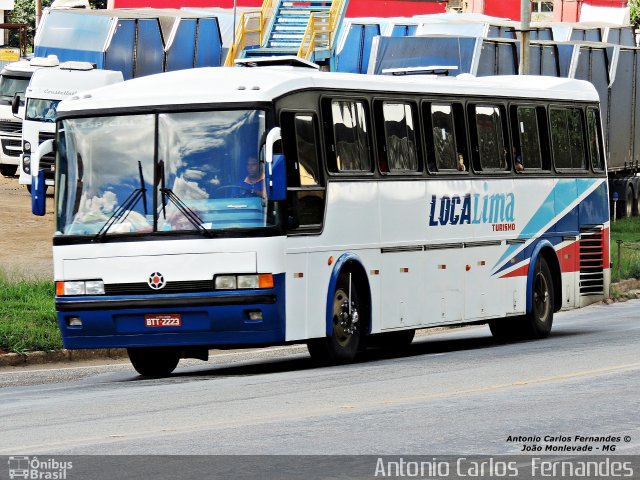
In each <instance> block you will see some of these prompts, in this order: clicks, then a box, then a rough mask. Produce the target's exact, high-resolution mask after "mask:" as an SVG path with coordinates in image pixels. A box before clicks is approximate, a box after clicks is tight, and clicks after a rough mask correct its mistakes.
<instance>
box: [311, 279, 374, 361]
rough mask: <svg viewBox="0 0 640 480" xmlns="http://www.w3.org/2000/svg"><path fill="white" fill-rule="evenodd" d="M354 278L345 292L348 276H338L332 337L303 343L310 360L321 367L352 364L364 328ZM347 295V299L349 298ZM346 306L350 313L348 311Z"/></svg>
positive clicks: (334, 298) (333, 309) (333, 310)
mask: <svg viewBox="0 0 640 480" xmlns="http://www.w3.org/2000/svg"><path fill="white" fill-rule="evenodd" d="M358 288H359V287H358V284H357V282H356V281H355V275H354V276H352V277H351V288H349V273H348V272H346V273H341V274H340V276H339V277H338V281H337V282H336V286H335V290H334V292H333V302H332V312H331V315H332V319H333V328H332V333H331V335H330V336H328V337H324V338H314V339H311V340H309V341H308V342H307V348H308V350H309V354H310V355H311V358H312V359H313V360H314V361H315V362H317V363H320V364H323V365H336V364H342V363H349V362H352V361H353V360H354V359H355V357H356V354H357V353H358V348H359V347H360V342H361V339H362V329H363V326H364V318H363V315H362V313H363V311H362V309H363V305H362V304H361V295H360V292H359V291H358ZM349 292H351V298H349ZM349 304H351V309H350V310H349Z"/></svg>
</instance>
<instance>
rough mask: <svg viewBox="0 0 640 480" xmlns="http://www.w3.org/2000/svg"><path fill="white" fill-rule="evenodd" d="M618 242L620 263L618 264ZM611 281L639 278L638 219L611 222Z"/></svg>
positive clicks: (639, 231) (639, 239)
mask: <svg viewBox="0 0 640 480" xmlns="http://www.w3.org/2000/svg"><path fill="white" fill-rule="evenodd" d="M618 240H620V241H621V242H622V243H620V248H619V250H620V261H619V262H618ZM611 261H612V262H613V268H612V269H611V281H612V282H618V281H620V280H623V279H626V278H640V217H633V218H625V219H621V220H618V221H616V222H611Z"/></svg>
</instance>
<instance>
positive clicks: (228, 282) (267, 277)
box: [214, 273, 274, 290]
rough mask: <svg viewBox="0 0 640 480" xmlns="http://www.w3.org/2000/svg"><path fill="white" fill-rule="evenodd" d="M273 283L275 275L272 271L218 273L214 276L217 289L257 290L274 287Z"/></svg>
mask: <svg viewBox="0 0 640 480" xmlns="http://www.w3.org/2000/svg"><path fill="white" fill-rule="evenodd" d="M273 285H274V283H273V275H272V274H271V273H261V274H257V275H256V274H240V275H216V277H215V278H214V286H215V289H216V290H256V289H261V288H273Z"/></svg>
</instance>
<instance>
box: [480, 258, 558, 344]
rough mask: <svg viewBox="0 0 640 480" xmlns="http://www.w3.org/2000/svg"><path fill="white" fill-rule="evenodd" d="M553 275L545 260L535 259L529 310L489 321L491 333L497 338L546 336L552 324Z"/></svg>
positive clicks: (513, 338)
mask: <svg viewBox="0 0 640 480" xmlns="http://www.w3.org/2000/svg"><path fill="white" fill-rule="evenodd" d="M553 310H554V297H553V277H552V276H551V270H550V269H549V265H548V264H547V261H546V260H545V259H544V258H542V257H540V258H539V259H538V260H537V261H536V265H535V269H534V273H533V279H532V282H531V312H530V313H528V314H526V315H522V316H520V317H514V318H509V319H497V320H492V321H490V322H489V329H490V330H491V334H492V335H493V337H494V338H495V339H497V340H501V341H506V340H519V339H531V340H534V339H540V338H546V337H547V336H549V333H551V327H552V325H553Z"/></svg>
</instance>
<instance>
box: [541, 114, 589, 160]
mask: <svg viewBox="0 0 640 480" xmlns="http://www.w3.org/2000/svg"><path fill="white" fill-rule="evenodd" d="M549 118H550V125H551V145H552V148H553V158H554V160H555V164H556V168H559V169H568V168H572V169H578V170H584V169H585V158H584V157H585V155H584V140H583V138H584V134H583V130H582V114H581V112H580V110H579V109H578V108H551V109H550V111H549Z"/></svg>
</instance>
